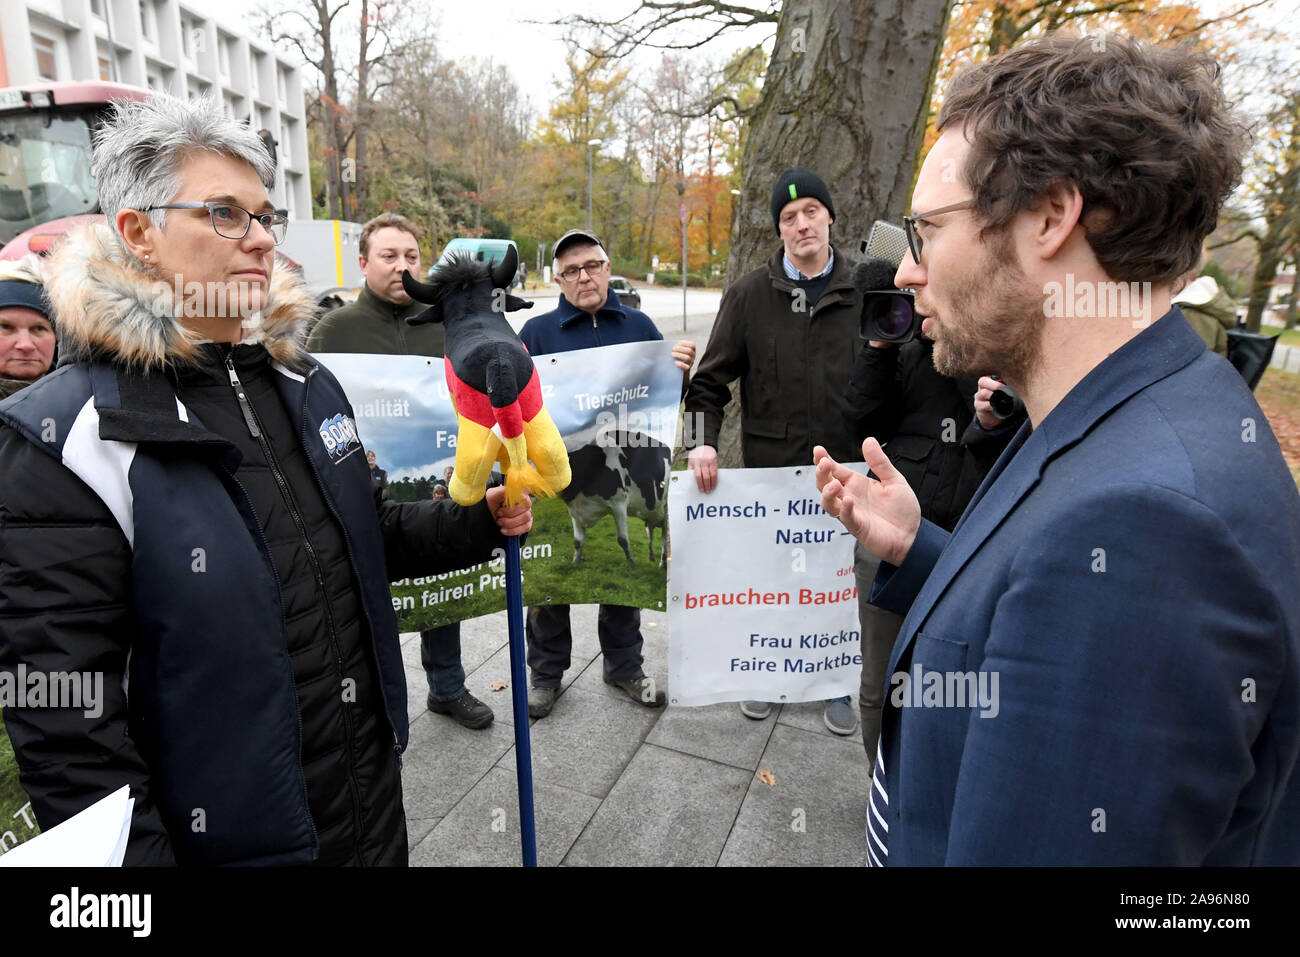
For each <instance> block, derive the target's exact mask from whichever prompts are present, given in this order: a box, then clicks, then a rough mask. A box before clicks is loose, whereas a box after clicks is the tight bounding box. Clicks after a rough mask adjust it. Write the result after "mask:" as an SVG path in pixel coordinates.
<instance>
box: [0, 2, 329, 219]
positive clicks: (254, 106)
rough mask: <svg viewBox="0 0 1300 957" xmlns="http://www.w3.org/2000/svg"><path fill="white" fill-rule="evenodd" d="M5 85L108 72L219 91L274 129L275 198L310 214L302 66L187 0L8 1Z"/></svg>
mask: <svg viewBox="0 0 1300 957" xmlns="http://www.w3.org/2000/svg"><path fill="white" fill-rule="evenodd" d="M0 52H2V53H3V62H2V63H0V87H5V86H19V85H26V84H32V83H40V82H41V81H42V80H73V81H89V80H105V81H113V82H117V83H127V84H131V85H133V86H140V87H146V88H148V89H151V90H158V91H161V92H166V93H170V94H172V95H173V96H180V97H195V96H201V95H203V94H206V93H213V94H214V95H216V96H218V97H219V98H220V100H221V102H222V103H223V104H224V105H225V109H226V112H227V113H229V114H230V115H231V116H233V117H235V118H236V119H239V120H245V119H246V120H248V121H249V123H250V124H251V125H252V127H253V129H255V130H263V129H265V130H270V131H271V135H272V136H274V137H275V139H276V141H277V152H278V164H277V168H276V181H275V186H274V188H273V189H272V191H271V201H272V202H273V203H275V204H276V205H277V206H280V207H283V208H286V209H288V210H289V216H290V218H302V219H310V218H311V214H312V211H311V177H310V173H309V164H308V159H307V121H306V116H305V115H304V99H303V83H302V73H301V70H300V68H299V67H297V66H296V65H294V64H293V63H291V62H290V61H288V60H285V59H283V58H282V57H280V56H279V55H277V54H276V52H275V51H274V50H273V49H272V48H271V46H270V45H269V44H267V43H264V42H263V41H260V40H255V39H252V38H251V37H248V36H246V35H244V34H242V33H240V32H238V31H236V30H233V29H231V28H229V27H227V26H225V25H224V24H219V23H217V22H216V21H215V20H213V19H212V17H211V16H210V15H208V14H207V13H205V12H203V11H202V10H200V9H199V8H197V7H196V6H194V5H193V4H191V3H184V2H181V0H4V2H3V3H0Z"/></svg>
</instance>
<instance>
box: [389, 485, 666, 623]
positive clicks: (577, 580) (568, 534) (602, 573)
mask: <svg viewBox="0 0 1300 957" xmlns="http://www.w3.org/2000/svg"><path fill="white" fill-rule="evenodd" d="M627 533H628V540H629V543H630V548H631V551H632V559H633V560H632V561H631V562H629V561H628V560H627V556H626V555H624V554H623V549H622V548H621V547H619V544H618V540H617V538H616V537H615V534H616V533H615V530H614V517H613V516H612V515H606V516H604V517H603V518H601V519H600V521H599V522H597V523H596V524H595V525H593V526H592V527H591V528H589V529H587V537H586V543H585V545H584V546H583V549H582V561H581V562H580V563H579V564H577V565H574V564H573V523H572V522H571V521H570V520H569V511H568V509H567V508H565V506H564V502H562V501H561V500H560V499H541V500H538V501H535V502H534V503H533V530H532V531H531V532H529V533H528V539H527V541H526V543H525V546H524V548H525V550H531V552H532V557H531V558H529V557H525V559H524V563H523V568H524V603H525V604H529V605H531V604H539V605H563V604H569V605H587V604H599V603H606V604H615V605H636V606H638V607H641V608H654V609H657V610H662V609H663V607H664V604H663V603H664V594H665V592H666V573H665V572H664V570H662V569H660V567H659V561H658V559H659V554H660V551H661V548H662V546H661V544H660V532H659V531H656V532H655V560H654V561H653V562H652V561H651V560H650V558H649V556H648V555H647V546H646V529H645V523H644V522H642V521H641V520H640V519H637V518H629V519H628V520H627ZM547 546H549V548H548V547H547ZM503 574H504V564H503V563H492V564H489V565H484V566H482V567H481V568H478V569H476V570H474V571H470V572H466V573H463V574H462V575H460V576H457V577H449V578H446V579H443V580H441V581H437V582H433V583H428V584H424V585H415V584H409V585H395V586H394V587H393V597H394V598H397V599H409V602H408V607H407V608H406V609H405V610H401V611H399V612H398V623H399V625H400V627H401V630H402V631H418V630H420V629H423V628H432V627H435V626H436V625H442V624H448V623H450V622H451V621H460V620H462V619H465V618H476V617H478V616H480V615H487V614H491V613H492V612H495V611H500V610H501V609H502V608H504V607H505V588H504V586H503V585H502V586H500V587H492V584H493V582H496V583H498V584H499V582H500V581H501V580H502V579H494V578H493V576H501V575H503ZM488 579H492V581H488ZM459 583H469V584H470V585H472V586H473V589H474V590H473V593H472V594H470V595H468V596H465V597H462V598H460V599H458V600H456V601H455V603H454V605H455V607H456V609H457V611H458V612H459V613H458V614H454V616H453V615H452V614H449V613H448V612H449V608H442V607H439V606H437V605H436V604H435V605H433V606H432V607H425V606H424V600H423V598H422V595H423V593H424V592H426V591H431V590H432V591H436V590H438V589H449V588H450V587H452V586H454V585H456V584H459Z"/></svg>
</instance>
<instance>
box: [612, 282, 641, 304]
mask: <svg viewBox="0 0 1300 957" xmlns="http://www.w3.org/2000/svg"><path fill="white" fill-rule="evenodd" d="M609 288H610V289H613V290H614V293H615V295H617V296H618V301H619V302H620V303H621V304H622V305H624V306H631V307H632V308H633V309H640V308H641V293H639V292H637V291H636V287H634V286H633V285H632V284H631V283H630V282H628V281H627V279H625V278H624V277H623V276H610V277H609Z"/></svg>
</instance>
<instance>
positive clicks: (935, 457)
mask: <svg viewBox="0 0 1300 957" xmlns="http://www.w3.org/2000/svg"><path fill="white" fill-rule="evenodd" d="M975 391H976V380H975V379H950V378H948V377H947V376H943V375H940V374H939V373H938V372H936V371H935V368H934V343H933V342H931V341H930V340H929V339H920V338H918V339H914V340H912V341H911V342H908V343H905V344H904V345H902V346H895V347H891V348H883V349H878V348H872V347H871V346H869V345H868V344H867V343H865V342H863V343H862V347H861V348H860V349H859V350H858V353H857V358H856V360H855V361H854V364H853V378H852V380H851V381H850V383H849V387H848V390H847V396H848V411H847V412H846V413H845V417H844V422H845V425H846V426H847V428H848V429H849V432H850V434H851V435H852V436H853V437H854V441H855V442H856V443H857V444H858V445H859V446H861V444H862V441H863V439H865V438H867V437H868V436H874V437H875V438H876V440H877V441H879V442H880V443H881V444H882V445H884V444H886V443H888V446H887V447H886V449H885V453H886V454H887V455H888V456H889V461H890V462H892V463H893V465H894V467H895V468H896V469H898V471H899V472H901V473H902V475H903V477H904V478H905V479H907V484H908V485H910V486H911V487H912V491H913V492H915V493H916V497H917V499H918V500H919V501H920V504H921V514H922V515H923V516H924V517H926V518H928V519H929V520H930V521H932V522H934V523H935V524H936V525H939V526H941V527H943V528H945V529H947V530H948V531H952V528H953V526H954V525H956V524H957V519H959V518H961V513H962V512H964V511H965V510H966V505H967V504H968V503H969V502H970V500H971V497H972V496H973V495H974V494H975V492H976V490H977V489H978V488H979V486H980V483H981V482H982V481H984V476H985V475H987V474H988V472H989V469H991V468H992V467H993V464H994V463H995V462H996V461H997V460H998V456H999V455H1001V454H1002V450H1003V449H1005V448H1006V447H1007V443H1008V442H1010V441H1011V439H1012V438H1013V437H1014V436H1015V434H1016V430H1017V429H1018V428H1019V427H1020V424H1021V423H1022V422H1023V421H1024V413H1023V412H1021V413H1019V414H1017V415H1016V416H1014V417H1012V418H1011V419H1008V420H1007V421H1006V423H1004V424H1003V425H1002V426H1001V427H999V428H998V429H996V430H993V431H986V430H984V429H983V428H981V427H980V424H979V422H978V421H977V420H976V419H975V398H974V397H975ZM860 457H861V455H860V454H859V458H860Z"/></svg>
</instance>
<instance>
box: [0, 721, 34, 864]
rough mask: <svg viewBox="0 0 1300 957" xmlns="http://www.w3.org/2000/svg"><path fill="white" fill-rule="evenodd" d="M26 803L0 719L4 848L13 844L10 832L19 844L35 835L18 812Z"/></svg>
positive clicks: (0, 810) (0, 832) (0, 840)
mask: <svg viewBox="0 0 1300 957" xmlns="http://www.w3.org/2000/svg"><path fill="white" fill-rule="evenodd" d="M26 803H27V794H26V793H25V792H24V791H23V789H22V788H21V787H19V786H18V764H17V762H15V761H14V749H13V745H12V744H10V743H9V735H8V734H6V733H5V726H4V721H3V720H0V844H3V846H4V847H5V848H9V847H12V846H13V845H14V841H13V839H12V838H11V837H10V834H12V835H13V837H14V838H17V843H19V844H21V843H22V842H23V841H26V840H30V839H31V838H33V837H35V836H36V831H35V830H34V829H29V828H28V827H27V823H26V822H25V821H24V820H23V816H22V815H21V814H19V813H18V812H19V811H20V810H21V809H22V806H23V805H24V804H26ZM30 813H31V812H30V811H29V812H28V814H30Z"/></svg>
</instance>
